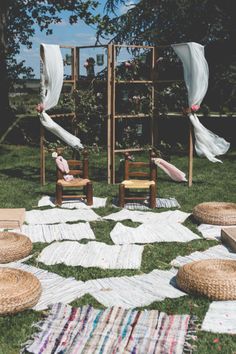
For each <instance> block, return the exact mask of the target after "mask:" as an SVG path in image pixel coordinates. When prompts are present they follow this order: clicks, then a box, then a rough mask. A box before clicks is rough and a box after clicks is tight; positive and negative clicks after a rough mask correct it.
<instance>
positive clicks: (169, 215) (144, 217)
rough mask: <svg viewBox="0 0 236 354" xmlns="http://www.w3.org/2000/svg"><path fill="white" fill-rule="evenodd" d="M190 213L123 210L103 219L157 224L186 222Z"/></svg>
mask: <svg viewBox="0 0 236 354" xmlns="http://www.w3.org/2000/svg"><path fill="white" fill-rule="evenodd" d="M189 215H191V214H190V213H185V212H183V211H180V210H168V211H163V212H162V213H154V212H152V211H135V210H134V211H133V210H126V209H122V210H120V211H118V212H117V213H112V214H109V215H107V216H104V217H103V219H107V220H114V221H122V220H127V219H129V220H132V221H134V222H140V223H150V222H152V223H155V222H159V221H168V222H180V223H182V222H184V221H185V220H186V219H187V218H188V217H189Z"/></svg>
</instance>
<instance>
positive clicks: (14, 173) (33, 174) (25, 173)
mask: <svg viewBox="0 0 236 354" xmlns="http://www.w3.org/2000/svg"><path fill="white" fill-rule="evenodd" d="M1 174H3V175H6V176H8V177H13V178H20V179H24V180H30V181H31V182H32V181H39V176H40V172H39V168H36V167H29V166H22V167H17V168H6V169H2V170H1Z"/></svg>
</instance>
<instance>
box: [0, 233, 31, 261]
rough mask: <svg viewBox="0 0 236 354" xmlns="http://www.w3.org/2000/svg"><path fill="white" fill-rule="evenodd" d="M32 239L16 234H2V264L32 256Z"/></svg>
mask: <svg viewBox="0 0 236 354" xmlns="http://www.w3.org/2000/svg"><path fill="white" fill-rule="evenodd" d="M31 250H32V242H31V241H30V239H29V238H28V237H27V236H25V235H21V234H17V233H15V232H0V263H9V262H13V261H16V260H18V259H21V258H24V257H26V256H28V255H29V254H30V252H31Z"/></svg>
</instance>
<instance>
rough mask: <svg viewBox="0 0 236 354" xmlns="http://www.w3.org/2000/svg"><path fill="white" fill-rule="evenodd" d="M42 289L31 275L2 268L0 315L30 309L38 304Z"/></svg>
mask: <svg viewBox="0 0 236 354" xmlns="http://www.w3.org/2000/svg"><path fill="white" fill-rule="evenodd" d="M41 292H42V289H41V284H40V282H39V280H38V279H37V278H36V277H35V276H34V275H33V274H31V273H28V272H25V271H23V270H19V269H13V268H0V314H1V315H6V314H9V313H16V312H20V311H23V310H26V309H29V308H31V307H33V306H34V305H36V304H37V302H38V300H39V297H40V295H41Z"/></svg>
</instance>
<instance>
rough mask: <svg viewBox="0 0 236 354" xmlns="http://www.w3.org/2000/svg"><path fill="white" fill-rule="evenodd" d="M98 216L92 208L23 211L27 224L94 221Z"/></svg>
mask: <svg viewBox="0 0 236 354" xmlns="http://www.w3.org/2000/svg"><path fill="white" fill-rule="evenodd" d="M99 219H100V217H99V216H98V215H97V214H96V213H95V212H94V211H93V210H92V209H77V210H63V209H59V208H55V209H47V210H30V211H26V213H25V221H26V222H27V223H28V224H56V223H63V222H68V221H78V220H83V221H95V220H99Z"/></svg>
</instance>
